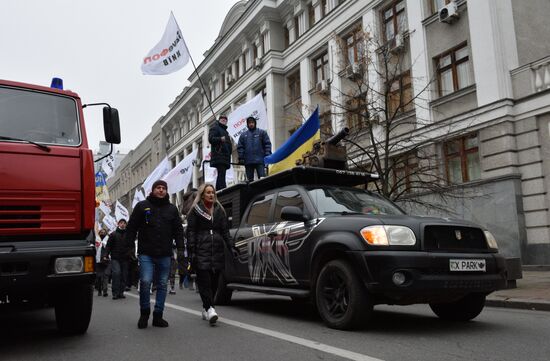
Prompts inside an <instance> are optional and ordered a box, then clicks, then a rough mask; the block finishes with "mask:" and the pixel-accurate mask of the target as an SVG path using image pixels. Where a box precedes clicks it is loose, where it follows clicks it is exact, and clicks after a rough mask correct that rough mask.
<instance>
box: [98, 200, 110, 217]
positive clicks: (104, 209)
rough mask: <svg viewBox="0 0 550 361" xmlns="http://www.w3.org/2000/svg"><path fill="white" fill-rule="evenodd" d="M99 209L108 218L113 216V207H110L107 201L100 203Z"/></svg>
mask: <svg viewBox="0 0 550 361" xmlns="http://www.w3.org/2000/svg"><path fill="white" fill-rule="evenodd" d="M99 209H100V210H101V211H102V212H103V214H104V215H106V216H108V215H109V214H111V207H109V206H108V205H107V204H106V203H105V201H101V202H99Z"/></svg>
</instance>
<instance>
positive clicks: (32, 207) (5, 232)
mask: <svg viewBox="0 0 550 361" xmlns="http://www.w3.org/2000/svg"><path fill="white" fill-rule="evenodd" d="M78 196H79V193H78V192H24V191H11V192H8V191H2V190H0V203H1V204H2V205H0V236H9V235H21V234H27V235H31V234H59V233H73V232H75V231H78V230H80V223H81V212H80V206H81V203H80V199H79V197H78Z"/></svg>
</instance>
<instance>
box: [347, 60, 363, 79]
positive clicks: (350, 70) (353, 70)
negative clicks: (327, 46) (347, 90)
mask: <svg viewBox="0 0 550 361" xmlns="http://www.w3.org/2000/svg"><path fill="white" fill-rule="evenodd" d="M345 76H346V78H348V79H351V80H355V79H358V78H360V77H362V76H363V64H361V63H353V64H351V65H348V66H347V67H346V71H345Z"/></svg>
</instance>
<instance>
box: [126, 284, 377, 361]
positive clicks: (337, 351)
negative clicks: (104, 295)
mask: <svg viewBox="0 0 550 361" xmlns="http://www.w3.org/2000/svg"><path fill="white" fill-rule="evenodd" d="M126 295H127V296H130V297H134V298H137V299H139V296H138V295H134V294H132V293H126ZM153 302H154V301H153ZM164 306H165V307H170V308H173V309H175V310H178V311H182V312H186V313H190V314H192V315H195V316H201V312H199V311H195V310H192V309H190V308H187V307H181V306H178V305H173V304H171V303H165V304H164ZM218 322H219V323H225V324H227V325H231V326H234V327H239V328H242V329H245V330H248V331H252V332H256V333H260V334H262V335H266V336H270V337H273V338H278V339H279V340H284V341H287V342H292V343H295V344H297V345H300V346H304V347H309V348H311V349H314V350H319V351H322V352H325V353H329V354H332V355H335V356H338V357H342V358H346V359H349V360H356V361H383V360H381V359H378V358H375V357H371V356H368V355H364V354H360V353H357V352H353V351H349V350H344V349H342V348H338V347H333V346H330V345H326V344H324V343H320V342H316V341H311V340H308V339H305V338H301V337H296V336H292V335H287V334H285V333H282V332H277V331H273V330H269V329H267V328H263V327H258V326H254V325H250V324H248V323H243V322H239V321H233V320H230V319H227V318H218Z"/></svg>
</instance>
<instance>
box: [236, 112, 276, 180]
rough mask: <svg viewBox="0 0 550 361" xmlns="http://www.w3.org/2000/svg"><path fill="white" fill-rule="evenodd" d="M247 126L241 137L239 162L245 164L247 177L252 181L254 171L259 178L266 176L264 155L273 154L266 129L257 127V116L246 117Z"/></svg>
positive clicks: (238, 149) (238, 146)
mask: <svg viewBox="0 0 550 361" xmlns="http://www.w3.org/2000/svg"><path fill="white" fill-rule="evenodd" d="M246 127H247V128H248V129H247V130H246V132H244V133H242V134H241V136H240V137H239V142H238V144H237V152H238V153H239V163H240V164H244V168H245V170H246V178H247V179H248V181H249V182H252V181H253V180H254V171H255V172H256V174H258V178H262V177H265V165H264V157H267V156H268V155H271V141H270V140H269V135H267V132H266V131H265V130H263V129H259V128H257V127H256V118H254V117H248V118H246Z"/></svg>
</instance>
